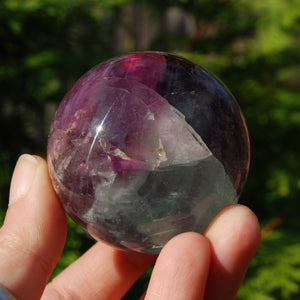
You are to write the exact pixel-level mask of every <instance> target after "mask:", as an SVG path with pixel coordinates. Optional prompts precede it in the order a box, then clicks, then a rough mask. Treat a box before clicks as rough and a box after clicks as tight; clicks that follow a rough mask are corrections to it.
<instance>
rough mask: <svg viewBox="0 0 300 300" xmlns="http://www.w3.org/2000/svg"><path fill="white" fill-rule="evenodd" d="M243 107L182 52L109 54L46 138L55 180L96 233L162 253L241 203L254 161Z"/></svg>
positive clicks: (70, 209) (81, 83) (67, 100)
mask: <svg viewBox="0 0 300 300" xmlns="http://www.w3.org/2000/svg"><path fill="white" fill-rule="evenodd" d="M249 156H250V154H249V138H248V133H247V128H246V125H245V122H244V119H243V116H242V114H241V111H240V109H239V107H238V105H237V103H236V102H235V100H234V98H233V96H232V95H231V94H230V92H229V91H228V90H227V89H226V87H225V86H224V85H223V84H222V83H221V82H220V81H219V80H218V79H216V77H214V76H213V75H212V74H211V73H209V72H208V71H206V70H205V69H203V68H202V67H200V66H199V65H196V64H194V63H192V62H190V61H188V60H186V59H184V58H182V57H178V56H176V55H171V54H167V53H162V52H137V53H130V54H126V55H122V56H119V57H116V58H113V59H110V60H108V61H106V62H104V63H102V64H100V65H98V66H96V67H95V68H93V69H92V70H90V71H89V72H88V73H86V74H85V75H84V76H83V77H81V78H80V79H79V80H78V81H77V83H76V84H75V85H74V86H73V87H72V89H71V90H70V91H69V92H68V93H67V95H66V96H65V97H64V99H63V101H62V103H61V104H60V106H59V108H58V110H57V113H56V115H55V118H54V120H53V123H52V126H51V130H50V135H49V141H48V165H49V173H50V177H51V179H52V183H53V186H54V189H55V191H56V193H57V195H58V197H59V199H60V201H61V203H62V205H63V206H64V208H65V210H66V211H67V213H68V214H69V215H70V216H71V217H72V218H73V219H74V220H75V221H76V222H77V223H79V224H80V225H82V226H83V227H84V228H85V229H86V230H87V231H88V232H89V233H90V234H91V235H92V236H93V237H94V238H96V239H97V240H103V241H105V242H107V243H109V244H112V245H114V246H116V247H119V248H122V249H127V250H132V251H136V252H141V253H148V254H153V253H159V251H160V250H161V248H162V247H163V246H164V245H165V243H166V242H167V241H168V240H169V239H171V238H172V237H173V236H175V235H177V234H179V233H181V232H185V231H196V232H202V231H203V230H204V229H205V228H206V226H207V225H208V224H209V222H210V221H211V220H212V218H213V217H214V216H215V215H216V214H217V213H218V212H219V211H220V209H222V208H223V207H224V206H226V205H227V204H230V203H235V202H237V200H238V197H239V195H240V193H241V190H242V188H243V186H244V184H245V181H246V178H247V174H248V169H249Z"/></svg>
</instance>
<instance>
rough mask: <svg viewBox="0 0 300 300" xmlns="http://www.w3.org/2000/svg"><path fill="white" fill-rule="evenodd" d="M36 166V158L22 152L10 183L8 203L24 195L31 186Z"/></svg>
mask: <svg viewBox="0 0 300 300" xmlns="http://www.w3.org/2000/svg"><path fill="white" fill-rule="evenodd" d="M36 168H37V159H36V158H35V157H34V156H32V155H29V154H23V155H21V156H20V158H19V159H18V161H17V164H16V167H15V170H14V173H13V176H12V180H11V185H10V193H9V203H8V205H11V204H13V203H15V202H16V201H17V200H19V199H21V198H23V197H25V196H26V195H27V194H28V192H29V189H30V187H31V184H32V181H33V178H34V175H35V172H36Z"/></svg>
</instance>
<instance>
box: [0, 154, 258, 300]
mask: <svg viewBox="0 0 300 300" xmlns="http://www.w3.org/2000/svg"><path fill="white" fill-rule="evenodd" d="M66 235H67V221H66V215H65V212H64V210H63V208H62V206H61V205H60V203H59V201H58V199H57V197H56V195H55V193H54V191H53V189H52V185H51V182H50V179H49V177H48V171H47V164H46V162H45V161H44V160H43V159H42V158H40V157H37V156H29V155H23V156H21V158H20V159H19V160H18V163H17V165H16V168H15V171H14V174H13V177H12V182H11V189H10V204H9V207H8V210H7V213H6V217H5V221H4V224H3V226H2V228H1V229H0V285H1V286H3V287H4V288H5V289H7V290H8V291H9V292H11V293H12V294H13V295H15V296H16V297H17V298H18V299H21V300H22V299H24V300H25V299H30V300H35V299H42V300H48V299H76V300H77V299H90V300H94V299H95V300H96V299H97V300H104V299H105V300H106V299H107V300H114V299H121V298H122V296H123V295H124V294H125V293H126V291H127V290H128V289H129V288H130V287H131V286H132V285H133V283H134V282H135V281H136V280H137V279H138V278H139V277H140V276H141V274H142V273H143V272H144V271H145V270H147V268H149V266H151V265H152V264H153V263H154V262H156V263H155V267H154V270H153V273H152V276H151V279H150V282H149V286H148V289H147V291H145V293H144V295H142V296H141V299H145V300H152V299H155V300H157V299H172V300H179V299H180V300H181V299H182V300H193V299H197V300H199V299H205V300H218V299H222V300H233V299H235V295H236V293H237V291H238V289H239V287H240V285H241V283H242V281H243V278H244V276H245V273H246V271H247V268H248V266H249V264H250V261H251V259H252V258H253V256H254V254H255V252H256V250H257V248H258V246H259V242H260V228H259V224H258V220H257V218H256V216H255V215H254V213H253V212H252V211H251V210H250V209H249V208H247V207H245V206H242V205H238V204H235V205H230V206H228V207H226V208H224V209H223V210H222V211H221V212H220V213H219V214H218V215H217V216H216V217H215V218H214V220H213V221H212V222H211V224H210V225H209V227H208V228H207V229H206V231H205V232H204V233H203V234H199V233H193V232H187V233H183V234H180V235H178V236H176V237H174V238H173V239H172V240H170V241H169V242H168V243H167V244H166V246H165V247H164V248H163V250H162V251H161V253H160V255H159V256H153V255H143V254H136V253H130V252H124V251H121V250H118V249H116V248H113V247H111V246H108V245H106V244H104V243H102V242H97V243H95V245H94V246H93V247H92V248H91V249H89V250H88V251H87V252H86V253H85V254H84V255H83V256H82V257H80V258H79V259H78V260H77V261H75V262H74V263H73V264H72V265H70V266H69V267H68V268H67V269H65V270H64V271H63V272H62V273H60V274H59V275H58V276H57V277H56V278H55V279H54V280H52V281H51V282H50V283H48V280H49V277H50V275H51V272H52V271H53V268H54V267H55V265H56V263H57V261H58V259H59V257H60V255H61V252H62V249H63V247H64V243H65V240H66Z"/></svg>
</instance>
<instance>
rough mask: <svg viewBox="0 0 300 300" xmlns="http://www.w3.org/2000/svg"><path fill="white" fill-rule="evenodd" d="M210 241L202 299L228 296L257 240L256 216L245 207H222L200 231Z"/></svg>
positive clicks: (235, 287) (231, 296) (236, 286)
mask: <svg viewBox="0 0 300 300" xmlns="http://www.w3.org/2000/svg"><path fill="white" fill-rule="evenodd" d="M204 235H205V237H206V238H207V239H208V240H209V241H210V244H211V252H212V254H211V267H210V272H209V275H208V280H207V288H206V293H205V298H204V299H206V300H218V299H222V300H229V299H230V300H232V299H235V295H236V293H237V291H238V289H239V287H240V285H241V283H242V281H243V279H244V276H245V274H246V271H247V268H248V266H249V264H250V261H251V259H252V258H253V256H254V254H255V252H256V250H257V249H258V246H259V243H260V228H259V224H258V220H257V217H256V216H255V215H254V213H253V212H252V211H251V210H250V209H249V208H247V207H245V206H242V205H231V206H228V207H226V208H225V209H223V210H222V211H221V212H220V213H219V214H218V215H217V216H216V217H215V219H214V220H213V222H212V223H211V224H210V226H209V227H208V228H207V230H206V232H205V233H204Z"/></svg>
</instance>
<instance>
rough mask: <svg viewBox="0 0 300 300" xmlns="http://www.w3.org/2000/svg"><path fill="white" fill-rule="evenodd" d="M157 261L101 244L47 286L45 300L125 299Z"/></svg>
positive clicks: (153, 257)
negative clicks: (133, 286)
mask: <svg viewBox="0 0 300 300" xmlns="http://www.w3.org/2000/svg"><path fill="white" fill-rule="evenodd" d="M155 259H156V256H154V255H153V256H152V255H143V254H137V253H130V252H125V251H121V250H117V249H114V248H112V247H110V246H108V245H106V244H104V243H102V242H98V243H96V244H95V245H94V246H93V247H92V248H91V249H89V250H88V251H87V252H86V253H85V254H84V255H83V256H82V257H80V258H79V259H78V260H77V261H76V262H74V263H73V264H72V265H71V266H69V267H68V268H67V269H65V270H64V271H63V272H62V273H61V274H59V275H58V276H57V277H56V278H55V279H54V280H53V281H52V282H51V283H50V284H49V285H48V286H47V287H46V290H45V292H44V294H43V297H42V299H43V300H46V299H47V300H48V299H49V300H52V299H89V300H93V299H95V300H96V299H101V300H113V299H121V298H122V296H124V294H125V293H126V292H127V290H129V288H130V287H131V286H132V284H133V283H134V282H135V281H136V280H137V279H138V277H140V276H141V275H142V274H143V273H144V271H146V270H147V269H148V268H149V267H150V266H151V264H153V263H154V261H155Z"/></svg>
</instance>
